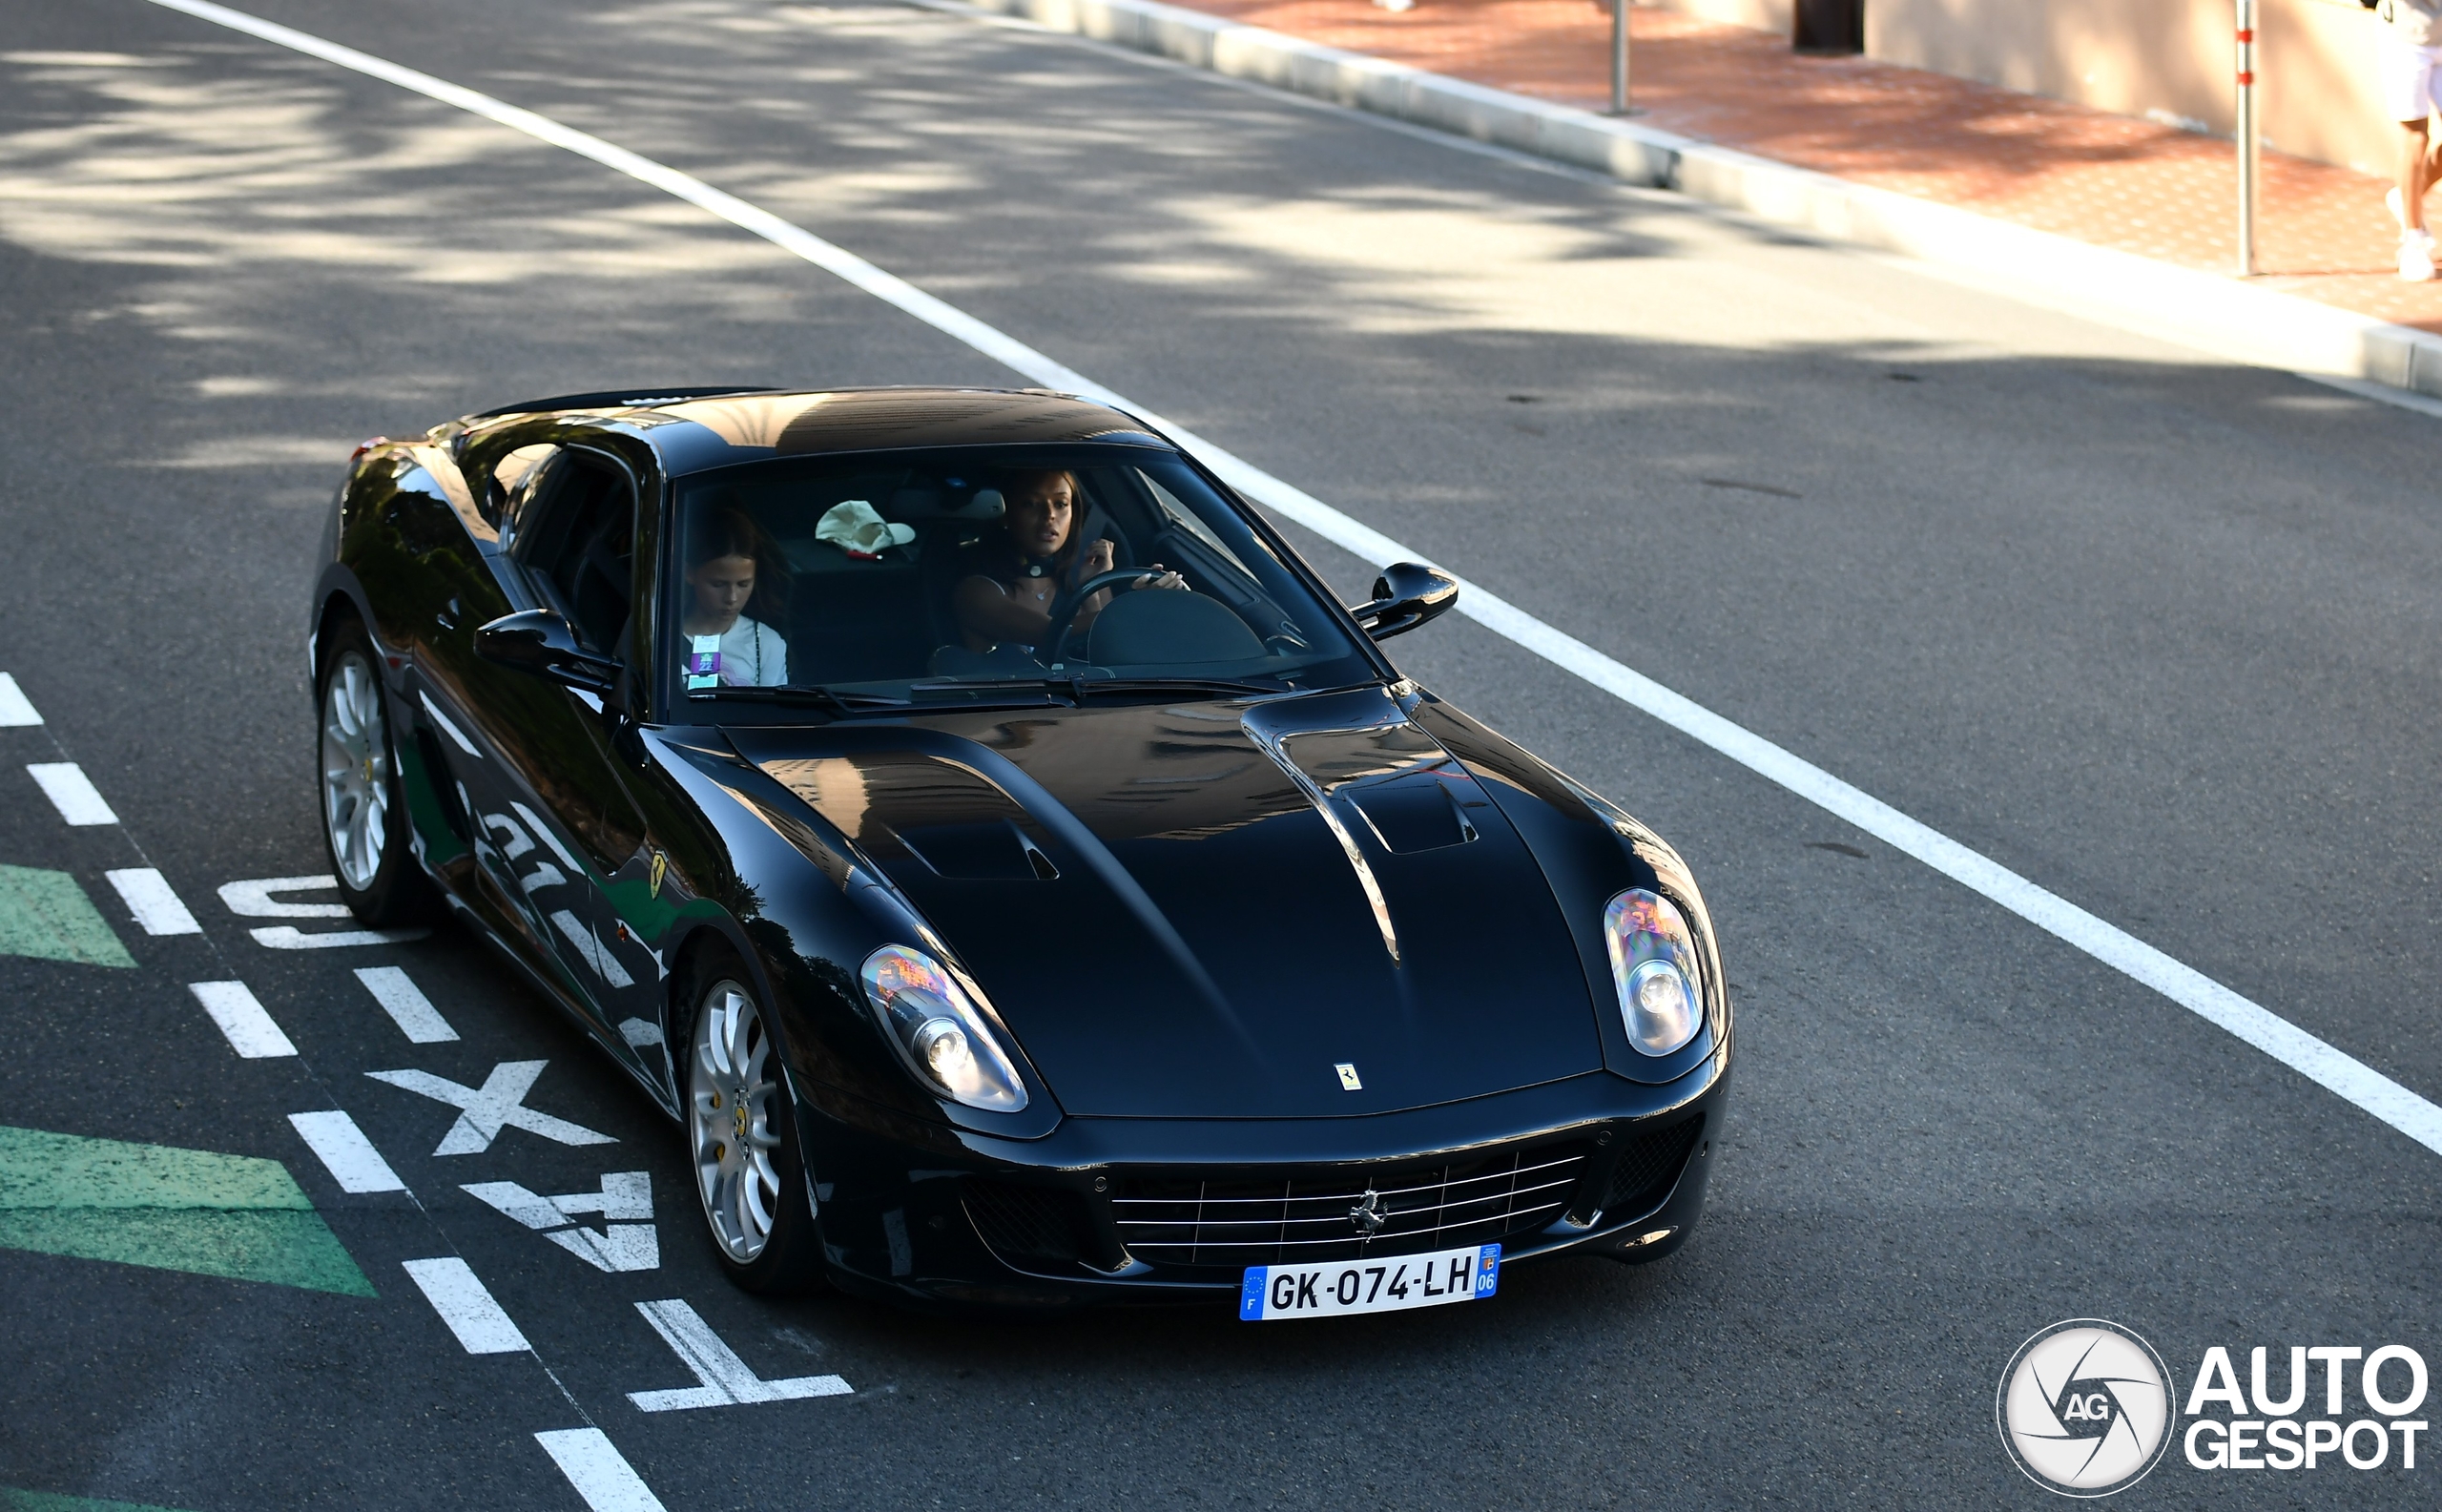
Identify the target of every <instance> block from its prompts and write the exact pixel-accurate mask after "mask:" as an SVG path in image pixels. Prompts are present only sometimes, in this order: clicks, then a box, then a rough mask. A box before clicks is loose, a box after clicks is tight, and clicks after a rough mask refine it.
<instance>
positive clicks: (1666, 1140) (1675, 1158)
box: [1603, 1114, 1705, 1218]
mask: <svg viewBox="0 0 2442 1512" xmlns="http://www.w3.org/2000/svg"><path fill="white" fill-rule="evenodd" d="M1704 1131H1705V1120H1704V1118H1703V1116H1702V1115H1701V1114H1700V1115H1698V1116H1697V1117H1694V1118H1690V1119H1687V1120H1686V1121H1684V1122H1681V1123H1677V1124H1673V1125H1671V1126H1670V1127H1669V1128H1667V1129H1649V1130H1647V1131H1646V1132H1645V1133H1643V1134H1640V1135H1638V1136H1637V1137H1636V1138H1634V1139H1631V1140H1629V1141H1628V1143H1627V1146H1626V1148H1625V1149H1623V1150H1621V1151H1620V1163H1619V1164H1618V1165H1616V1166H1614V1167H1612V1168H1611V1187H1610V1193H1609V1195H1607V1196H1605V1197H1604V1199H1603V1215H1604V1217H1605V1218H1633V1217H1635V1216H1637V1215H1638V1214H1640V1213H1645V1212H1652V1211H1653V1210H1654V1209H1656V1208H1659V1207H1661V1206H1662V1201H1663V1199H1664V1198H1666V1197H1667V1196H1669V1195H1670V1189H1671V1188H1673V1187H1675V1186H1677V1185H1678V1184H1679V1171H1680V1170H1681V1168H1683V1167H1685V1166H1686V1165H1687V1152H1688V1151H1689V1150H1693V1149H1694V1148H1695V1145H1696V1136H1697V1135H1698V1134H1701V1133H1703V1132H1704Z"/></svg>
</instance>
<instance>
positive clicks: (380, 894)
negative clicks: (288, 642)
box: [318, 621, 440, 925]
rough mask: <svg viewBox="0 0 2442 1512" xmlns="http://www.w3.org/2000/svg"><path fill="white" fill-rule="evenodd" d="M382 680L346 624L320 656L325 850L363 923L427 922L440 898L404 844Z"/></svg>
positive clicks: (344, 896) (358, 632) (359, 634)
mask: <svg viewBox="0 0 2442 1512" xmlns="http://www.w3.org/2000/svg"><path fill="white" fill-rule="evenodd" d="M382 700H383V693H382V679H381V674H380V673H377V672H376V671H375V670H374V659H373V651H372V648H371V646H370V645H368V644H367V643H366V641H365V637H364V632H363V630H362V627H360V626H358V625H356V624H355V623H354V622H352V621H351V622H350V623H348V624H347V625H345V626H342V627H341V629H340V630H339V632H337V633H335V634H334V635H333V636H332V637H331V639H330V641H329V643H328V644H326V645H325V646H324V647H323V650H322V688H321V700H320V702H319V705H318V708H319V710H320V713H321V719H320V721H319V724H320V729H321V753H320V754H321V763H320V774H319V775H320V777H321V782H320V786H321V800H322V801H321V807H322V846H323V850H324V852H325V853H326V854H327V855H328V856H329V858H330V862H331V875H332V876H333V877H335V878H337V879H338V880H339V884H340V897H341V900H342V901H345V902H346V904H347V905H348V907H349V908H350V909H351V910H352V911H353V912H354V913H355V914H356V917H357V918H359V919H362V920H363V921H364V922H366V923H368V924H376V925H384V924H403V923H415V922H422V921H424V920H425V919H429V918H430V917H431V916H432V914H433V912H434V905H435V904H436V903H437V902H439V901H440V895H439V893H438V892H437V891H436V890H435V889H434V887H433V885H432V881H431V880H430V879H428V878H426V877H425V876H424V872H423V870H422V869H421V868H420V867H418V866H417V864H416V859H415V857H414V855H413V854H411V852H410V851H409V848H408V843H407V823H406V806H405V805H404V803H402V802H400V801H399V772H398V757H397V754H396V751H395V749H394V748H393V746H392V745H391V742H390V721H389V718H388V716H387V715H386V713H385V711H384V708H383V701H382Z"/></svg>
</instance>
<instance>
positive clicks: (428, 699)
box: [206, 17, 484, 761]
mask: <svg viewBox="0 0 2442 1512" xmlns="http://www.w3.org/2000/svg"><path fill="white" fill-rule="evenodd" d="M206 19H207V20H208V19H210V18H209V17H207V18H206ZM416 697H417V698H419V699H421V700H423V703H424V716H425V717H426V718H429V719H430V720H431V721H432V722H433V723H434V724H437V725H439V726H441V733H442V734H443V735H447V736H448V737H449V742H450V744H452V745H454V746H456V747H457V748H458V749H459V750H461V751H464V752H466V754H467V755H468V756H473V757H474V758H475V759H476V760H478V761H480V760H482V759H483V758H484V754H483V753H482V752H481V751H478V750H476V749H475V742H473V741H472V740H469V739H467V738H466V731H464V730H461V729H459V728H458V727H457V726H456V725H454V724H451V723H450V722H449V716H448V715H445V714H443V713H442V712H441V710H440V709H439V708H438V707H437V706H436V705H435V704H434V703H433V701H432V694H428V693H425V692H424V691H422V690H421V689H419V690H418V691H417V693H416Z"/></svg>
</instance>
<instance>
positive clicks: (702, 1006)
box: [682, 951, 823, 1293]
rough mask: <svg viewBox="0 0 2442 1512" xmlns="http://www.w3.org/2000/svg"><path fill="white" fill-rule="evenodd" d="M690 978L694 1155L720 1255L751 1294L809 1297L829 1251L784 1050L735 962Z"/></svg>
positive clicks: (711, 958) (717, 963) (701, 961)
mask: <svg viewBox="0 0 2442 1512" xmlns="http://www.w3.org/2000/svg"><path fill="white" fill-rule="evenodd" d="M688 977H689V987H688V992H687V996H686V998H684V999H682V1001H684V1002H687V1003H689V1004H690V1005H692V1007H693V1013H692V1016H691V1020H690V1023H689V1025H688V1028H687V1041H686V1043H687V1070H686V1076H687V1085H686V1091H687V1105H688V1106H687V1140H688V1155H689V1157H690V1160H691V1162H692V1163H693V1166H694V1169H695V1194H696V1196H697V1198H698V1199H699V1201H700V1205H701V1207H702V1210H703V1213H704V1223H705V1227H706V1228H707V1230H708V1231H709V1232H711V1234H712V1239H713V1251H714V1253H715V1254H717V1255H719V1256H720V1259H721V1265H722V1269H723V1270H725V1271H727V1272H728V1273H729V1275H730V1279H731V1280H733V1281H735V1282H736V1283H737V1284H738V1285H739V1286H741V1287H743V1288H745V1289H746V1290H747V1291H750V1292H766V1293H786V1292H798V1291H804V1290H807V1289H808V1288H810V1287H813V1286H815V1285H817V1284H819V1282H820V1281H821V1279H822V1273H823V1262H822V1244H821V1238H820V1236H819V1234H817V1232H816V1230H815V1223H814V1201H813V1197H812V1194H811V1193H810V1192H808V1191H807V1190H806V1173H805V1162H804V1160H803V1158H802V1157H801V1156H800V1154H799V1152H798V1150H797V1111H796V1108H795V1105H794V1104H793V1103H792V1102H791V1101H790V1098H789V1087H788V1078H787V1076H786V1075H785V1074H784V1073H783V1072H782V1070H781V1068H780V1055H779V1046H777V1045H776V1043H775V1042H774V1041H773V1038H772V1032H771V1025H770V1024H769V1022H768V1021H767V1020H766V1019H765V1017H764V1014H763V1009H762V1006H761V1005H760V1004H758V1003H757V1002H756V1001H755V991H754V989H753V988H752V987H751V986H749V985H748V984H747V982H746V971H745V968H744V965H743V963H740V962H738V961H737V959H736V958H735V957H734V956H732V955H729V954H728V953H727V952H725V951H723V952H715V953H709V954H707V955H705V956H701V957H698V958H697V963H696V965H695V967H694V969H693V970H691V971H690V972H689V973H688Z"/></svg>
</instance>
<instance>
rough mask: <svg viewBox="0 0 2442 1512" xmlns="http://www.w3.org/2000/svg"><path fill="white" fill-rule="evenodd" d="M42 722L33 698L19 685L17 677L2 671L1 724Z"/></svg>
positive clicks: (0, 679) (0, 681)
mask: <svg viewBox="0 0 2442 1512" xmlns="http://www.w3.org/2000/svg"><path fill="white" fill-rule="evenodd" d="M40 723H42V715H40V714H38V713H36V712H35V710H34V704H33V700H32V699H31V698H29V697H27V696H26V694H25V690H23V689H21V688H19V687H18V686H17V679H16V678H14V677H11V676H10V675H9V674H8V673H5V672H0V726H7V725H29V724H40Z"/></svg>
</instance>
